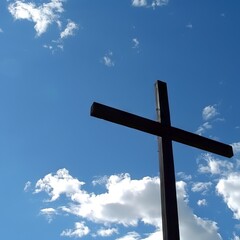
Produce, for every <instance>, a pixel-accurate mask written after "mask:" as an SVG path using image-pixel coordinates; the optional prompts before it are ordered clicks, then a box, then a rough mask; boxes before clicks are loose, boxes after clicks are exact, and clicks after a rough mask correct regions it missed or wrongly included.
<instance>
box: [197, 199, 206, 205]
mask: <svg viewBox="0 0 240 240" xmlns="http://www.w3.org/2000/svg"><path fill="white" fill-rule="evenodd" d="M197 205H198V206H207V200H206V199H200V200H198V201H197Z"/></svg>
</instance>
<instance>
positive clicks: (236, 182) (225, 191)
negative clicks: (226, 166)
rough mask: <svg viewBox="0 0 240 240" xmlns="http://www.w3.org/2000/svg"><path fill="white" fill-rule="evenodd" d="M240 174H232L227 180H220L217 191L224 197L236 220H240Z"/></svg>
mask: <svg viewBox="0 0 240 240" xmlns="http://www.w3.org/2000/svg"><path fill="white" fill-rule="evenodd" d="M239 189H240V173H230V174H229V175H228V176H227V177H226V178H222V179H220V180H219V182H218V184H217V186H216V190H217V193H218V194H219V195H220V196H222V197H223V200H224V202H225V203H226V204H227V206H228V208H229V209H231V211H232V212H233V215H234V218H236V219H240V194H239Z"/></svg>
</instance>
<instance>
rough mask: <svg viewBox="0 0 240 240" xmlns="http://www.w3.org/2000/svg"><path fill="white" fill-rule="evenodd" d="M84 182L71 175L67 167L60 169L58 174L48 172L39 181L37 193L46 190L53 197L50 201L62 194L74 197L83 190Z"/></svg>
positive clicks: (36, 187)
mask: <svg viewBox="0 0 240 240" xmlns="http://www.w3.org/2000/svg"><path fill="white" fill-rule="evenodd" d="M82 185H84V182H80V181H79V180H78V179H76V178H73V177H72V176H71V175H69V172H68V170H66V169H65V168H63V169H59V170H58V171H57V173H56V174H51V173H50V174H48V175H46V176H45V177H44V178H43V179H40V180H38V181H37V183H36V186H35V193H39V192H46V193H47V194H48V195H49V196H50V197H51V199H49V200H48V201H50V202H53V201H56V200H57V199H58V198H59V197H60V195H61V194H66V195H67V196H70V197H74V194H77V193H78V192H81V193H82V191H81V190H80V188H81V186H82Z"/></svg>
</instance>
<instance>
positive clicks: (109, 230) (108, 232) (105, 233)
mask: <svg viewBox="0 0 240 240" xmlns="http://www.w3.org/2000/svg"><path fill="white" fill-rule="evenodd" d="M117 233H118V230H117V228H107V229H105V228H102V229H100V230H98V231H97V235H98V236H101V237H109V236H112V235H113V234H117Z"/></svg>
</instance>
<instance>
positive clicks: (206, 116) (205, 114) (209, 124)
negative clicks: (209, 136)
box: [196, 104, 224, 135]
mask: <svg viewBox="0 0 240 240" xmlns="http://www.w3.org/2000/svg"><path fill="white" fill-rule="evenodd" d="M216 106H217V105H216V104H215V105H208V106H206V107H204V108H203V110H202V119H203V121H204V122H203V124H202V125H200V126H199V127H198V129H197V131H196V134H199V135H202V134H204V133H205V132H206V131H207V130H209V129H212V128H213V122H216V121H224V119H223V118H216V116H218V115H219V112H218V111H217V108H216Z"/></svg>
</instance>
